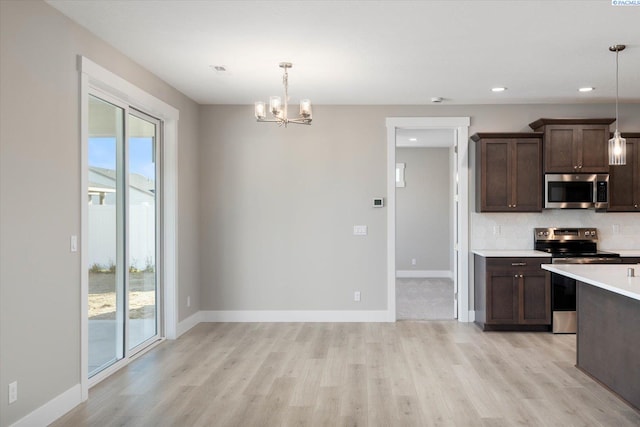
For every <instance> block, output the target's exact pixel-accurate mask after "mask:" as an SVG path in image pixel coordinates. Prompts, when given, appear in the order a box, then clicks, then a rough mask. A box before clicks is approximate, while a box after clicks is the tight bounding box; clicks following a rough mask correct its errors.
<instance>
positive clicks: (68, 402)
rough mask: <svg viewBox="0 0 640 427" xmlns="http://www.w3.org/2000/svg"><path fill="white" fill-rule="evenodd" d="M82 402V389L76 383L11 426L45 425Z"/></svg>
mask: <svg viewBox="0 0 640 427" xmlns="http://www.w3.org/2000/svg"><path fill="white" fill-rule="evenodd" d="M80 403H82V389H81V387H80V384H76V385H74V386H73V387H71V388H70V389H69V390H67V391H65V392H63V393H62V394H59V395H58V396H56V397H54V398H53V399H51V400H50V401H48V402H47V403H45V404H44V405H42V406H41V407H39V408H38V409H36V410H35V411H33V412H31V413H30V414H28V415H26V416H25V417H23V418H21V419H19V420H18V421H16V422H15V423H13V424H12V425H11V427H34V426H47V425H49V424H51V423H52V422H54V421H55V420H57V419H58V418H60V417H61V416H63V415H64V414H66V413H67V412H69V411H70V410H72V409H73V408H75V407H76V406H78V405H79V404H80Z"/></svg>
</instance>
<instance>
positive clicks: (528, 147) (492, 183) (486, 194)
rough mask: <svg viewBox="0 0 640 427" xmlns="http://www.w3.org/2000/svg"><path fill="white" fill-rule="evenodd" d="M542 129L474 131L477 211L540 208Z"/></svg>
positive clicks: (538, 210) (511, 210)
mask: <svg viewBox="0 0 640 427" xmlns="http://www.w3.org/2000/svg"><path fill="white" fill-rule="evenodd" d="M542 135H543V134H542V133H541V132H527V133H476V134H474V135H473V136H471V139H472V140H473V141H475V142H476V211H478V212H540V211H542Z"/></svg>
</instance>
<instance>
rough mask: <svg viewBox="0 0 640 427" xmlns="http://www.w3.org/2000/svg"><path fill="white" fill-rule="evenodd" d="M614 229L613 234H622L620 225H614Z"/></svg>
mask: <svg viewBox="0 0 640 427" xmlns="http://www.w3.org/2000/svg"><path fill="white" fill-rule="evenodd" d="M612 228H613V234H619V233H620V224H613V226H612Z"/></svg>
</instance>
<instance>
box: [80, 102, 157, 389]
mask: <svg viewBox="0 0 640 427" xmlns="http://www.w3.org/2000/svg"><path fill="white" fill-rule="evenodd" d="M88 112H89V114H88V121H89V123H88V129H89V138H88V141H87V144H88V150H87V152H88V159H87V163H88V175H89V176H88V188H87V203H88V204H89V206H88V233H87V234H88V235H87V238H86V241H87V244H88V254H89V263H88V266H87V268H88V270H89V271H88V275H89V281H88V283H89V293H88V294H89V301H88V307H89V312H88V317H89V321H88V324H89V332H88V333H89V355H88V356H89V357H88V364H89V366H88V373H89V377H93V376H94V375H96V374H98V373H99V372H102V371H104V370H105V369H107V368H109V367H110V366H112V365H114V364H115V363H117V362H118V361H120V360H123V359H126V358H128V357H129V356H131V355H132V354H134V353H135V352H137V351H138V350H140V349H142V348H144V347H145V346H146V345H148V344H150V343H152V342H154V341H155V340H157V339H158V338H159V320H160V319H159V317H160V316H159V313H160V310H159V307H160V305H159V295H160V292H159V290H160V289H159V281H158V277H159V276H158V265H159V263H158V260H159V250H158V248H159V240H160V239H159V234H158V230H159V218H160V216H159V209H158V207H159V203H158V198H159V194H160V191H159V185H158V184H159V183H158V179H157V178H158V176H159V173H158V171H159V169H158V168H159V164H160V162H159V159H158V157H159V153H160V152H161V150H160V135H161V126H160V122H159V121H158V120H156V119H154V118H153V117H150V116H148V115H145V114H143V113H141V112H139V111H136V110H133V109H131V108H130V107H128V106H127V105H123V104H119V103H118V102H117V101H114V100H109V99H107V97H98V96H89V108H88Z"/></svg>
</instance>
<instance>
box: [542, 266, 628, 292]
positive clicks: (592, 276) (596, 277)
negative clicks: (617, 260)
mask: <svg viewBox="0 0 640 427" xmlns="http://www.w3.org/2000/svg"><path fill="white" fill-rule="evenodd" d="M629 267H631V266H630V265H629V264H623V265H620V264H543V265H542V268H543V269H545V270H548V271H551V272H552V273H558V274H562V275H563V276H567V277H570V278H572V279H576V280H578V281H580V282H584V283H588V284H590V285H593V286H597V287H599V288H602V289H606V290H607V291H611V292H615V293H616V294H619V295H624V296H626V297H629V298H633V299H635V300H638V301H640V264H635V267H632V268H634V269H635V273H636V277H627V268H629Z"/></svg>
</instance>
